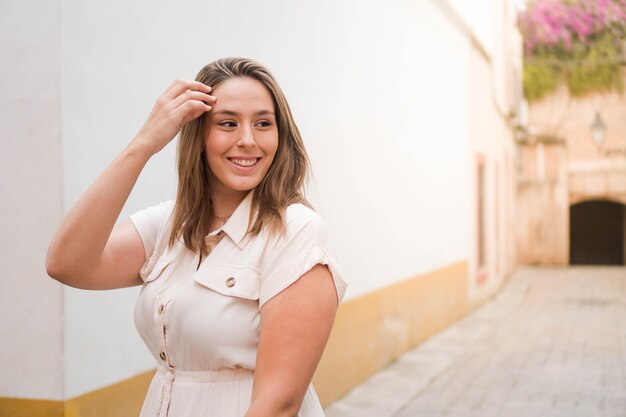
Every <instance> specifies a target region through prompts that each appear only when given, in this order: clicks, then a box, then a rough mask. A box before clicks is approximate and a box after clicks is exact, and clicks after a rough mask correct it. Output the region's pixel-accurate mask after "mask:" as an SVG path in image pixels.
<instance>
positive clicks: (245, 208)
mask: <svg viewBox="0 0 626 417" xmlns="http://www.w3.org/2000/svg"><path fill="white" fill-rule="evenodd" d="M253 195H254V189H253V190H250V191H249V192H248V194H246V196H245V197H244V199H243V200H242V201H241V203H239V205H238V206H237V208H236V209H235V211H234V212H233V214H231V216H230V217H229V218H228V220H227V221H226V223H225V224H224V225H223V226H222V227H221V228H220V229H218V230H215V231H213V232H211V233H209V234H208V235H207V237H208V236H215V235H216V234H218V233H219V232H220V231H222V230H223V231H224V232H226V234H228V236H229V237H230V238H231V239H232V241H233V242H235V244H236V245H237V246H238V247H239V249H243V248H245V247H246V244H247V243H248V240H249V239H245V237H246V232H247V231H248V227H249V226H250V224H254V221H255V220H256V213H255V216H254V218H253V219H250V210H251V208H252V197H253Z"/></svg>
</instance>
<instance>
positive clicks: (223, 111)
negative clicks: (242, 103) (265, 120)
mask: <svg viewBox="0 0 626 417" xmlns="http://www.w3.org/2000/svg"><path fill="white" fill-rule="evenodd" d="M213 114H225V115H228V116H241V113H239V112H236V111H234V110H228V109H223V110H217V111H215V112H213ZM266 114H271V115H274V112H273V111H271V110H259V111H258V112H256V113H254V115H255V116H264V115H266Z"/></svg>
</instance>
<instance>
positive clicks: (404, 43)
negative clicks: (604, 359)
mask: <svg viewBox="0 0 626 417" xmlns="http://www.w3.org/2000/svg"><path fill="white" fill-rule="evenodd" d="M0 20H1V22H2V23H1V24H0V51H1V53H0V62H1V64H2V65H1V68H2V75H3V76H2V79H1V81H0V83H1V85H2V95H1V96H0V106H1V107H0V108H1V111H0V137H1V138H2V139H1V140H2V145H3V151H2V152H0V167H1V168H2V176H1V177H0V186H1V192H2V201H3V204H2V213H3V216H2V220H1V225H2V230H3V233H2V237H0V257H1V260H2V268H0V271H1V280H0V308H1V309H2V319H0V335H1V337H0V357H2V358H3V365H2V370H1V371H0V416H12V417H14V416H39V415H41V416H81V417H83V416H85V417H87V416H109V415H111V416H113V415H115V416H118V417H123V416H135V415H138V411H139V408H140V407H141V403H142V401H143V398H144V395H145V392H146V389H147V384H148V383H149V381H150V378H151V377H152V375H153V373H154V367H155V364H154V360H153V358H152V357H151V356H150V354H149V352H148V350H147V349H146V348H145V346H144V345H143V343H142V341H141V340H140V338H139V337H138V335H137V333H136V330H135V328H134V325H133V308H134V302H135V299H136V297H137V295H138V293H139V288H132V289H123V290H114V291H107V292H89V291H81V290H76V289H73V288H69V287H64V286H62V285H61V284H59V283H58V282H56V281H54V280H53V279H51V278H49V277H47V275H46V271H45V262H44V260H45V253H46V248H47V246H48V244H49V241H50V239H51V237H52V234H53V233H54V231H55V230H56V228H57V227H58V225H59V223H60V221H61V219H62V217H63V215H64V213H66V212H67V211H68V210H69V208H70V207H71V206H72V205H73V204H74V202H75V201H76V200H77V199H78V198H79V196H80V195H81V194H82V193H83V192H84V191H85V189H86V188H87V187H88V186H89V185H90V184H91V182H92V181H93V180H94V179H95V178H96V177H97V175H98V174H99V173H101V172H102V171H103V170H104V168H105V167H106V166H107V165H108V164H109V163H110V162H111V161H112V159H113V158H114V157H115V156H116V155H117V154H118V153H119V152H120V151H121V150H122V149H123V148H124V146H125V145H126V144H127V143H128V142H129V141H130V140H131V138H132V137H133V136H134V134H136V132H137V131H138V130H139V128H140V127H141V126H142V124H143V121H144V120H145V118H146V117H147V115H148V114H149V112H150V109H151V108H152V105H153V103H154V101H155V99H156V98H157V97H158V96H159V95H160V94H161V93H162V91H163V90H164V89H165V88H166V87H167V86H168V85H169V84H170V83H171V81H172V80H174V79H177V78H186V79H193V78H194V77H195V75H196V73H197V71H198V70H199V69H200V68H201V67H202V66H204V65H205V64H207V63H209V62H211V61H213V60H215V59H217V58H220V57H223V56H246V57H250V58H253V59H256V60H258V61H260V62H262V63H264V64H265V65H267V66H268V67H269V68H270V69H271V70H272V71H273V73H274V74H275V76H276V77H277V79H278V81H279V83H280V84H281V86H282V88H283V90H284V91H285V94H286V96H287V99H288V100H289V103H290V105H291V108H292V111H293V113H294V116H295V119H296V122H297V123H298V125H299V127H300V130H301V132H302V135H303V138H304V141H305V145H306V147H307V150H308V152H309V155H310V158H311V161H312V166H313V174H314V181H313V182H312V183H310V184H309V186H308V188H307V195H308V196H309V197H310V201H311V202H312V203H313V205H314V206H315V208H316V210H317V211H318V212H319V213H320V214H321V216H322V217H323V218H324V219H325V221H326V223H327V224H328V226H329V229H330V231H331V235H332V236H331V237H332V240H333V242H334V244H335V248H336V252H337V255H338V260H339V262H340V265H341V266H342V270H343V273H344V276H345V277H346V279H347V280H348V282H349V289H348V293H347V296H346V298H345V301H344V303H343V304H342V306H341V308H340V310H339V313H338V316H337V321H336V325H335V328H334V330H333V334H332V336H331V340H330V342H329V345H328V347H327V349H326V352H325V355H324V358H323V359H322V363H321V364H320V367H319V369H318V372H317V374H316V376H315V379H314V385H315V387H316V390H317V391H318V394H319V395H320V399H321V400H322V402H323V403H324V405H325V406H327V407H329V408H328V409H329V410H331V408H330V407H331V405H332V404H337V402H338V401H340V400H341V399H342V398H346V395H347V394H348V393H350V392H352V391H351V390H353V389H355V388H358V387H359V386H360V385H361V384H363V383H364V382H365V381H367V380H368V378H370V377H372V376H374V375H376V374H377V372H380V371H382V370H384V369H385V368H386V367H388V366H389V365H390V364H393V363H394V361H397V360H398V359H399V358H400V357H401V356H402V355H403V354H406V353H407V352H410V351H412V350H413V349H416V348H419V347H420V346H421V345H422V344H423V343H424V342H425V341H427V340H429V339H430V338H432V337H434V336H435V335H437V334H438V333H439V332H441V331H443V330H445V329H451V328H453V326H455V325H457V324H458V323H460V321H461V320H462V319H463V318H466V317H469V316H470V315H471V314H472V313H473V312H476V311H478V310H479V309H480V308H482V307H484V306H485V305H487V304H488V303H489V302H491V300H493V299H494V297H496V296H497V294H498V293H499V292H500V291H501V290H502V289H503V288H505V286H506V284H507V283H509V282H512V281H513V279H514V278H515V277H516V274H517V273H518V272H519V271H520V270H522V271H525V273H528V271H529V269H524V267H525V266H528V265H533V266H535V269H532V271H545V270H548V271H553V270H557V269H558V270H559V271H561V270H569V269H571V268H572V265H587V266H588V265H611V266H612V267H611V268H610V271H611V274H613V275H612V276H613V277H617V278H611V279H617V280H618V281H615V282H622V283H623V282H624V281H626V273H624V269H623V265H624V262H625V258H626V245H625V243H624V242H625V236H626V208H625V207H626V206H625V205H626V99H625V98H624V96H623V94H622V93H623V89H624V77H625V72H624V64H625V62H626V60H625V58H626V55H625V52H624V48H625V46H626V43H625V39H626V37H625V28H626V1H624V0H604V1H603V0H569V1H567V0H563V1H557V0H552V1H549V0H535V1H528V2H521V1H515V0H473V1H471V2H469V1H463V0H397V1H389V2H385V1H382V0H365V1H363V0H361V1H354V0H345V1H332V0H318V1H316V2H305V1H291V2H289V1H285V0H268V1H265V2H254V1H250V0H230V1H226V0H214V1H200V0H182V1H179V2H162V1H157V2H155V1H147V0H137V1H133V2H121V1H108V2H101V1H95V0H82V1H77V0H64V1H61V0H40V1H32V0H27V1H22V2H13V1H10V0H2V1H1V2H0ZM175 143H176V140H175V141H173V142H172V143H171V144H170V145H168V146H167V147H166V148H165V149H164V150H163V151H162V152H160V153H159V154H158V155H156V156H155V157H154V158H153V159H152V160H151V161H150V162H149V164H148V165H147V167H146V168H145V170H144V171H143V173H142V175H141V177H140V179H139V181H138V183H137V185H136V187H135V189H134V190H133V193H132V195H131V196H130V198H129V200H128V202H127V204H126V206H125V208H124V211H123V212H122V214H121V216H120V220H123V219H125V218H127V217H128V215H130V214H131V213H133V212H135V211H137V210H139V209H141V208H144V207H147V206H149V205H152V204H156V203H158V202H160V201H163V200H166V199H170V198H173V197H174V196H175V191H176V171H175V146H176V145H175ZM620 266H621V267H620ZM542 268H543V269H542ZM546 268H547V269H546ZM555 268H556V269H555ZM583 268H585V267H583ZM587 268H589V267H587ZM583 270H584V271H588V272H585V273H586V274H588V275H589V274H590V275H589V276H590V277H591V279H593V278H594V277H596V278H597V281H596V282H601V280H600V278H598V277H600V275H601V274H602V273H604V272H602V271H605V270H607V269H606V268H604V269H602V268H600V269H586V270H585V269H583ZM598 271H600V272H598ZM596 274H600V275H597V276H596ZM616 274H617V275H616ZM611 282H613V281H611ZM620 285H621V286H620ZM611 288H617V289H618V291H617V292H616V291H615V290H614V289H613V290H611V291H613V294H614V296H616V297H622V298H620V299H622V300H623V297H624V291H623V290H624V288H625V287H624V286H623V284H619V285H618V286H617V287H611ZM618 304H619V303H618ZM618 304H616V305H618ZM623 305H624V302H621V304H619V305H618V306H619V308H621V309H622V310H619V312H623V309H624V307H623ZM616 308H617V307H616ZM611 311H613V310H611ZM616 311H618V310H616ZM611 314H613V313H611ZM611 317H618V316H611ZM611 320H613V319H611ZM614 320H615V322H616V323H617V322H623V316H622V317H621V318H619V319H617V318H614ZM619 329H621V330H619V331H620V332H622V333H619V337H618V338H619V341H620V342H619V343H620V344H619V349H620V350H619V352H620V354H621V355H622V356H621V357H622V358H623V357H624V356H623V355H626V350H624V347H626V343H624V340H626V336H624V334H625V333H624V332H623V331H622V330H623V326H622V327H620V328H619ZM513 331H514V329H513ZM459 343H460V344H461V345H462V344H463V342H462V341H461V342H459ZM619 363H620V364H621V365H623V360H622V361H621V362H619ZM622 369H623V368H622ZM620 375H622V374H620ZM623 375H625V376H624V378H623V379H620V381H622V382H621V384H622V385H619V387H622V388H623V389H622V391H621V392H626V370H624V373H623ZM620 378H621V377H620ZM370 397H371V398H373V400H372V401H378V402H385V401H392V400H390V399H389V398H388V397H385V394H384V393H381V391H378V394H376V395H370ZM385 398H386V399H385ZM620 398H622V397H620ZM451 401H452V400H451ZM620 404H623V405H624V409H623V410H626V402H623V403H620ZM337 410H338V408H337ZM345 410H347V408H346V409H344V411H345ZM333 413H336V414H332V415H337V416H339V415H346V416H347V415H359V416H364V415H375V416H377V417H378V416H382V415H383V414H381V413H378V412H374V413H373V414H364V412H358V413H356V412H353V414H349V412H348V411H345V412H344V414H341V413H340V411H333ZM329 415H330V414H329ZM390 415H391V414H390ZM393 415H399V414H393ZM415 415H426V414H415ZM429 415H435V414H429ZM446 415H461V414H454V413H452V414H446ZM470 415H472V414H470ZM473 415H479V414H478V413H474V414H473ZM500 415H507V414H506V413H505V414H500ZM511 415H512V414H511ZM535 415H537V414H535ZM587 415H600V414H587ZM603 415H604V414H603ZM616 415H617V414H616ZM621 415H626V414H621Z"/></svg>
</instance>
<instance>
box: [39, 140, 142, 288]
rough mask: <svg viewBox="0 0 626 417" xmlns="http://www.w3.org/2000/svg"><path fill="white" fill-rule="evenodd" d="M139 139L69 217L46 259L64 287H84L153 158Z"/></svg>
mask: <svg viewBox="0 0 626 417" xmlns="http://www.w3.org/2000/svg"><path fill="white" fill-rule="evenodd" d="M144 143H145V142H143V141H142V140H141V138H139V137H137V138H135V139H134V140H133V141H132V142H131V143H130V144H129V145H128V146H127V147H126V148H125V149H124V150H123V151H122V152H121V153H120V154H119V155H118V156H117V157H116V158H115V159H114V160H113V162H111V163H110V164H109V166H108V167H107V168H106V169H105V170H104V172H102V173H101V174H100V175H99V176H98V178H97V179H96V180H95V181H94V182H93V184H91V186H90V187H89V188H88V189H87V191H85V193H84V194H83V195H82V196H81V197H80V199H79V200H78V201H77V202H76V203H75V204H74V206H73V207H72V208H71V209H70V211H69V212H68V213H67V214H66V215H65V217H64V218H63V221H62V222H61V225H60V226H59V228H58V229H57V231H56V233H55V235H54V237H53V238H52V241H51V242H50V245H49V247H48V253H47V256H46V270H47V272H48V274H49V275H50V276H51V277H53V278H55V279H57V280H59V281H61V282H63V283H64V284H67V285H71V286H75V287H81V285H80V283H79V282H77V281H80V279H81V277H84V276H86V275H87V273H88V272H89V271H90V269H91V268H92V267H93V266H94V265H96V264H97V263H98V261H99V259H100V256H101V255H102V252H103V250H104V247H105V245H106V243H107V240H108V239H109V236H110V235H111V231H112V229H113V227H114V226H115V222H116V220H117V218H118V217H119V215H120V212H121V211H122V208H123V207H124V204H125V203H126V200H127V199H128V196H129V195H130V192H131V190H132V189H133V187H134V185H135V183H136V181H137V178H138V177H139V174H140V173H141V171H142V170H143V168H144V166H145V165H146V163H147V162H148V160H149V159H150V157H151V156H152V155H153V153H154V152H153V151H152V150H151V149H150V148H149V147H148V146H146V145H145V144H144Z"/></svg>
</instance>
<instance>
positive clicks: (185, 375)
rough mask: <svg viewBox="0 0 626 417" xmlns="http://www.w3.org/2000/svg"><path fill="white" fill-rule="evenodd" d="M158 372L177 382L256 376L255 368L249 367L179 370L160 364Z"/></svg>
mask: <svg viewBox="0 0 626 417" xmlns="http://www.w3.org/2000/svg"><path fill="white" fill-rule="evenodd" d="M157 372H159V373H161V374H163V375H164V376H166V377H170V378H171V377H173V380H174V381H176V382H219V381H232V380H236V379H246V378H252V377H253V376H254V370H253V369H247V368H237V369H216V370H210V371H209V370H206V371H179V370H177V369H169V368H164V367H162V366H159V367H158V368H157Z"/></svg>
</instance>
